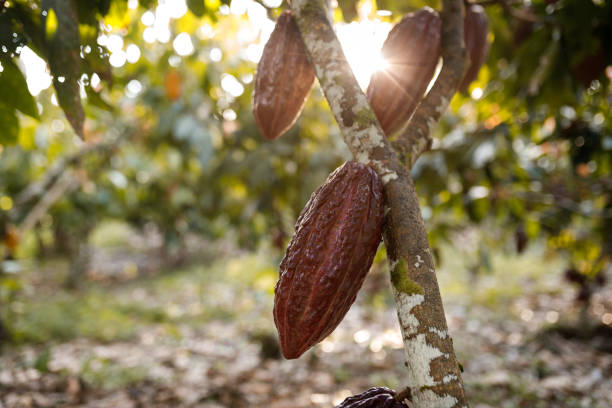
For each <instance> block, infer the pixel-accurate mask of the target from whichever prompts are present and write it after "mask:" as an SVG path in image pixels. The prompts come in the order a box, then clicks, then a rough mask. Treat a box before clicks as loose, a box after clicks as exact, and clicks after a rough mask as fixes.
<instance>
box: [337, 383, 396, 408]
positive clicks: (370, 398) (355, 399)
mask: <svg viewBox="0 0 612 408" xmlns="http://www.w3.org/2000/svg"><path fill="white" fill-rule="evenodd" d="M336 408H406V405H405V404H403V403H401V402H399V401H396V400H395V391H393V390H391V389H389V388H386V387H373V388H370V389H369V390H367V391H365V392H362V393H361V394H357V395H353V396H352V397H348V398H347V399H345V400H344V401H342V402H341V403H340V405H338V406H336Z"/></svg>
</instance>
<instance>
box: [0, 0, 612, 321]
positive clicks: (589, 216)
mask: <svg viewBox="0 0 612 408" xmlns="http://www.w3.org/2000/svg"><path fill="white" fill-rule="evenodd" d="M482 3H483V4H484V5H485V7H486V11H487V14H488V16H489V21H490V34H489V42H490V43H491V51H490V54H489V57H488V60H487V63H486V64H485V66H484V67H483V68H482V69H481V71H480V73H479V76H478V78H477V80H476V81H474V82H473V83H472V84H471V85H470V87H469V90H468V92H467V93H465V94H457V95H456V96H455V98H454V99H453V101H452V103H451V109H450V110H449V112H448V114H447V115H445V116H444V118H443V120H442V123H441V125H440V126H438V127H437V128H436V130H435V142H434V145H433V148H432V151H431V152H429V153H426V154H425V155H423V157H422V158H421V159H419V161H418V162H417V164H416V165H415V167H414V170H413V175H414V178H415V181H416V184H417V190H418V193H419V196H420V198H421V203H422V211H423V215H424V218H425V220H426V222H427V226H428V230H429V234H430V235H429V237H430V242H431V244H432V247H433V248H434V252H435V253H436V254H437V255H438V257H437V262H438V263H439V264H440V263H444V259H443V258H441V257H440V251H439V250H438V248H440V246H442V245H445V244H446V245H449V244H450V245H451V246H455V244H456V243H457V242H456V240H457V234H458V233H460V232H461V231H465V230H470V229H473V228H474V227H475V226H477V227H479V228H478V234H479V239H478V242H479V244H477V245H474V246H473V247H469V248H463V249H462V252H461V254H462V255H461V256H463V257H465V259H467V260H469V264H470V265H471V266H470V270H471V271H472V272H473V273H474V275H475V276H476V275H478V274H480V273H487V272H491V260H490V259H491V252H492V251H497V252H499V251H505V252H508V253H510V254H515V253H522V252H523V251H524V250H525V249H526V248H527V247H528V246H529V245H531V244H532V243H533V242H539V243H544V245H545V246H546V248H547V252H544V256H545V257H548V256H552V255H551V254H553V253H558V254H561V255H562V257H563V259H564V260H565V264H566V267H565V268H566V270H565V271H563V270H557V269H555V270H550V273H551V274H561V273H565V276H566V279H567V281H569V282H573V283H574V284H576V285H577V298H578V299H579V300H580V301H581V302H583V303H584V304H588V300H589V298H590V296H591V294H592V292H593V290H596V289H597V287H599V286H601V285H602V284H603V283H604V272H605V270H606V268H609V267H610V257H611V256H612V177H611V176H610V174H611V166H612V162H611V161H612V154H611V153H612V117H611V115H610V101H611V98H612V87H611V82H610V80H611V78H612V49H611V48H610V47H611V45H610V41H609V39H610V38H612V2H610V1H606V0H586V1H585V0H558V1H556V0H533V1H524V2H523V1H505V0H499V1H496V0H492V1H484V2H482ZM425 5H428V6H431V7H434V8H437V7H439V2H438V1H420V0H412V1H403V2H399V1H391V0H380V1H376V2H373V1H369V0H360V1H357V0H348V1H339V7H338V8H336V9H335V12H334V18H335V20H336V22H337V24H338V25H337V29H338V33H339V35H340V37H341V39H342V40H344V43H343V44H344V46H345V48H346V54H347V56H348V57H349V59H350V60H351V61H353V62H354V64H355V65H353V68H354V69H355V73H356V76H357V77H358V79H359V80H360V81H361V82H364V81H365V82H364V83H363V86H366V85H367V78H368V75H369V72H368V71H364V70H363V69H360V68H359V67H360V65H359V64H360V63H361V64H365V62H364V61H367V60H368V59H370V58H369V55H368V52H366V51H367V47H365V46H364V45H365V42H368V44H369V43H375V44H377V45H378V46H380V45H381V44H382V41H383V40H384V38H385V36H386V33H387V32H388V30H389V29H390V27H391V26H392V23H394V22H396V21H398V20H399V19H400V18H401V16H402V14H403V13H407V12H410V11H413V10H415V9H418V8H420V7H422V6H425ZM286 7H287V5H286V4H284V3H283V4H281V2H280V1H277V0H262V1H254V0H232V1H231V2H230V1H228V0H221V1H220V0H201V1H200V0H189V1H182V0H165V1H164V0H159V1H153V0H146V1H143V0H140V1H137V0H129V1H128V0H96V1H84V0H41V1H22V0H11V1H0V48H1V50H0V64H1V65H0V66H1V68H0V129H1V131H0V237H1V241H2V245H1V247H0V255H1V256H2V258H3V259H4V261H3V263H2V268H0V302H2V303H10V301H11V299H12V298H13V297H14V296H15V293H16V292H17V291H18V290H19V288H20V279H19V273H17V272H18V261H19V259H22V258H30V257H33V256H40V257H46V256H50V255H63V256H68V257H69V259H70V260H71V263H72V265H71V266H70V272H69V273H68V277H67V279H66V284H67V285H68V286H76V285H78V282H79V280H80V279H82V275H83V273H84V270H85V269H86V268H87V265H88V262H89V258H90V254H89V253H88V245H87V243H88V239H89V236H90V234H91V232H92V231H94V230H95V228H96V227H97V226H98V225H99V224H100V223H101V222H107V221H109V220H115V221H121V222H123V223H126V224H128V225H129V226H130V227H131V228H133V229H134V230H136V231H141V232H143V233H144V234H146V233H147V232H148V231H153V230H154V231H155V232H156V233H157V234H159V236H160V237H161V250H162V251H163V253H164V254H167V259H170V260H172V261H174V262H181V260H183V259H184V257H185V248H186V238H187V237H188V236H190V235H192V234H196V235H198V236H205V237H208V238H209V239H211V240H216V239H230V240H233V241H235V242H236V243H237V244H238V245H239V246H240V247H242V248H246V249H249V250H254V249H257V248H260V247H261V246H262V245H264V246H271V247H274V248H276V250H277V251H282V250H284V248H285V245H286V243H287V240H288V238H289V237H290V236H291V234H292V229H293V223H294V221H295V219H296V218H297V215H298V214H299V212H300V210H301V209H302V207H303V205H304V203H305V202H306V201H307V199H308V197H309V196H310V194H311V193H312V192H313V191H314V190H315V188H316V187H317V186H318V185H320V184H321V183H322V182H323V181H324V180H325V178H326V177H327V175H328V174H329V173H330V172H331V171H332V170H333V169H334V168H336V167H337V166H338V165H340V164H341V163H342V162H343V161H345V160H347V159H349V158H350V153H349V152H348V150H347V149H346V147H345V146H344V145H343V142H342V140H341V137H340V135H339V130H338V128H337V126H336V124H335V123H334V121H333V117H332V116H331V114H330V112H329V108H328V106H327V103H326V101H325V99H324V98H323V96H322V93H321V91H320V89H319V88H318V86H315V88H314V89H313V91H312V93H311V95H310V98H309V99H308V102H307V104H306V106H305V108H304V111H303V113H302V115H301V117H300V119H299V120H298V122H297V123H296V124H295V125H294V126H293V127H292V128H291V130H290V131H289V132H288V133H287V134H285V135H284V136H282V137H281V138H279V139H278V140H276V141H274V142H266V141H264V140H263V138H262V137H261V135H260V134H259V132H258V130H257V127H256V125H255V122H254V119H253V117H252V114H251V107H250V105H251V92H252V83H253V76H254V72H255V68H256V64H257V61H258V59H259V56H260V55H261V51H262V48H263V45H264V44H265V42H266V40H267V38H268V36H269V35H270V32H271V31H272V29H273V26H274V23H273V19H274V18H275V17H276V16H278V14H279V13H280V12H281V11H282V9H283V8H286ZM359 30H361V32H362V33H364V32H365V34H362V35H365V36H367V38H368V39H367V41H366V40H363V38H364V37H357V38H356V39H355V37H354V36H355V33H356V32H358V31H359ZM351 36H353V41H350V38H351ZM360 40H361V43H360ZM606 40H607V41H606ZM364 41H365V42H364ZM424 46H425V45H424ZM364 50H366V51H364ZM374 51H376V50H374ZM360 61H361V62H360ZM1 313H2V314H3V317H4V318H5V320H7V317H8V315H9V314H10V308H3V309H2V312H1ZM8 320H9V321H10V319H8Z"/></svg>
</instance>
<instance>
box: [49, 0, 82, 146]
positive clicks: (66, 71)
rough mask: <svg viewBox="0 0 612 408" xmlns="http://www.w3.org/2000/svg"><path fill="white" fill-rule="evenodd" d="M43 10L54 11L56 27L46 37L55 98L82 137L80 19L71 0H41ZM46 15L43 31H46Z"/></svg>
mask: <svg viewBox="0 0 612 408" xmlns="http://www.w3.org/2000/svg"><path fill="white" fill-rule="evenodd" d="M42 8H43V10H48V11H47V15H50V14H51V13H50V11H51V9H53V10H54V11H55V13H54V14H55V16H56V17H57V30H55V32H54V33H53V36H52V37H50V38H49V37H47V39H46V40H47V45H48V54H49V66H50V68H51V73H52V74H53V86H54V87H55V91H56V92H57V100H58V102H59V105H60V106H61V108H62V109H63V110H64V114H65V115H66V118H67V119H68V122H70V125H72V128H73V129H74V131H75V132H76V133H77V134H78V135H79V136H81V137H83V122H84V121H85V113H84V112H83V106H82V105H81V96H80V93H79V92H80V89H79V82H78V80H79V76H80V73H81V57H80V43H79V20H78V17H77V10H76V6H75V3H74V1H72V0H43V1H42ZM48 23H49V18H47V19H45V21H44V26H45V27H46V28H45V32H47V33H48V32H49V30H48V26H47V24H48Z"/></svg>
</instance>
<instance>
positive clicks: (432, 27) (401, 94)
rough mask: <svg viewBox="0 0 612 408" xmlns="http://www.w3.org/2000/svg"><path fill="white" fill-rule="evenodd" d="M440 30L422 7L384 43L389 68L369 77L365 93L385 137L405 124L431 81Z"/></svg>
mask: <svg viewBox="0 0 612 408" xmlns="http://www.w3.org/2000/svg"><path fill="white" fill-rule="evenodd" d="M441 27H442V22H441V20H440V16H439V15H438V13H437V12H435V11H434V10H432V9H430V8H429V7H425V8H423V9H421V10H419V11H416V12H414V13H410V14H408V15H407V16H406V17H404V18H403V19H402V21H400V22H399V23H398V24H396V25H395V26H394V27H393V29H392V30H391V31H390V32H389V35H388V36H387V39H386V40H385V42H384V44H383V47H382V56H383V57H384V58H385V60H386V61H387V63H388V64H389V66H388V67H387V68H386V69H384V70H380V71H377V72H375V73H374V74H373V75H372V78H371V79H370V84H369V85H368V90H367V92H366V94H367V97H368V101H369V102H370V106H371V107H372V109H373V110H374V113H376V117H377V118H378V121H379V122H380V125H381V126H382V128H383V130H384V132H385V134H386V135H387V136H391V135H392V134H393V133H395V132H397V131H398V130H399V129H400V128H401V127H402V126H403V125H404V124H405V123H406V121H407V120H408V119H409V118H410V116H411V115H412V113H413V112H414V110H415V108H416V106H417V105H418V103H419V102H420V101H421V99H422V97H423V94H424V93H425V90H426V89H427V85H429V83H430V82H431V79H432V77H433V74H434V72H435V70H436V65H437V64H438V58H439V56H440V36H441Z"/></svg>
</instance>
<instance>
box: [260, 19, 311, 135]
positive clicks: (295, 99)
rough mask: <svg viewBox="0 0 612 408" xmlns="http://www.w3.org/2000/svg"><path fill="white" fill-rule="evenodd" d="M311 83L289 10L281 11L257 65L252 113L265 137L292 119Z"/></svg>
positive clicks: (284, 128)
mask: <svg viewBox="0 0 612 408" xmlns="http://www.w3.org/2000/svg"><path fill="white" fill-rule="evenodd" d="M313 83H314V70H313V69H312V65H310V61H308V58H307V56H306V49H305V48H304V42H303V41H302V36H301V35H300V31H299V30H298V26H297V23H296V22H295V19H294V18H293V13H291V11H284V12H283V13H282V14H281V15H280V17H279V18H278V20H277V21H276V26H275V27H274V31H272V34H271V35H270V39H269V40H268V42H267V43H266V46H265V47H264V50H263V54H262V56H261V60H260V61H259V64H258V65H257V73H256V74H255V85H254V88H253V115H254V116H255V122H256V123H257V127H259V130H260V131H261V133H262V134H263V135H264V137H265V138H266V139H268V140H273V139H276V138H277V137H279V136H280V135H282V134H283V133H285V132H286V131H287V130H288V129H289V128H290V127H291V125H293V123H294V122H295V121H296V119H297V118H298V116H299V115H300V112H301V111H302V107H303V106H304V102H306V97H307V96H308V93H309V92H310V89H311V88H312V84H313Z"/></svg>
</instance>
